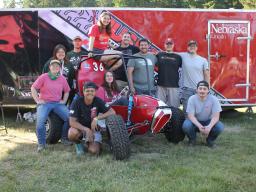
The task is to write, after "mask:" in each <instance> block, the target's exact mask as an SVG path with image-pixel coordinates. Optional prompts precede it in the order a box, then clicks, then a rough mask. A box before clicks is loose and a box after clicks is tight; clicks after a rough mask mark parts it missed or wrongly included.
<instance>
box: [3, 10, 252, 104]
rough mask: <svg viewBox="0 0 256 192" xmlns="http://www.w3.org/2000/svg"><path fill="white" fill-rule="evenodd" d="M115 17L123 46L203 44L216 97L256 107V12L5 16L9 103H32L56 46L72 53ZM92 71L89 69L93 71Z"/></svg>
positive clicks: (201, 51) (55, 12)
mask: <svg viewBox="0 0 256 192" xmlns="http://www.w3.org/2000/svg"><path fill="white" fill-rule="evenodd" d="M104 10H107V11H109V12H110V13H111V14H112V26H113V29H114V34H113V37H112V43H113V44H117V43H118V42H119V41H120V39H121V35H122V34H123V33H124V32H126V31H130V32H131V33H132V40H133V43H134V44H137V42H138V40H139V39H140V38H142V37H144V38H147V39H148V40H149V41H150V45H151V46H150V48H151V51H153V52H157V51H160V50H161V49H163V42H164V40H165V39H166V38H167V37H172V38H173V39H174V41H175V51H177V52H184V51H186V47H187V42H188V40H191V39H194V40H196V41H197V42H198V54H200V55H201V56H203V57H205V58H207V59H208V62H209V65H210V79H211V86H212V90H211V92H212V93H213V94H215V95H216V96H217V97H218V98H219V99H220V101H221V103H222V106H229V107H237V106H253V105H255V102H256V76H254V75H253V73H254V72H255V71H256V54H255V52H256V42H255V41H256V40H255V35H256V20H255V18H256V12H255V11H244V10H202V9H145V8H120V9H117V8H104V9H103V8H98V9H95V8H76V9H75V8H74V9H73V8H72V9H71V8H69V9H67V8H65V9H64V8H61V9H27V10H24V9H22V10H10V9H9V10H8V9H7V10H1V11H0V75H1V78H0V86H1V87H0V90H1V94H2V96H3V100H4V102H6V103H24V102H25V101H31V100H30V98H31V93H30V89H29V87H30V84H31V82H32V81H34V79H35V78H36V76H37V75H39V74H40V72H41V69H42V65H43V64H44V62H45V61H46V60H47V59H48V58H50V56H51V54H52V50H53V47H54V45H56V44H57V43H63V44H64V45H65V46H67V47H68V48H69V49H71V45H70V43H71V39H72V38H73V37H74V36H76V35H81V36H82V37H83V38H84V48H85V49H86V48H87V40H88V35H87V34H88V30H89V28H90V26H91V25H92V24H94V23H95V22H96V21H97V18H98V15H99V14H100V13H101V12H102V11H104ZM87 67H88V66H87Z"/></svg>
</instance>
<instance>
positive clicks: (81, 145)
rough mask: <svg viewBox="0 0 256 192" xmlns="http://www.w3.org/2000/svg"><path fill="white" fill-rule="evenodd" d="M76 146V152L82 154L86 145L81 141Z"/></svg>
mask: <svg viewBox="0 0 256 192" xmlns="http://www.w3.org/2000/svg"><path fill="white" fill-rule="evenodd" d="M75 148H76V154H77V155H78V156H81V155H83V154H84V146H83V144H81V143H78V144H75Z"/></svg>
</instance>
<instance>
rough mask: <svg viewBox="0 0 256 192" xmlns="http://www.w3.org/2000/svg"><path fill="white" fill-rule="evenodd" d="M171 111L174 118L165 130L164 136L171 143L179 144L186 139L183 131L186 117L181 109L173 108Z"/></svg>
mask: <svg viewBox="0 0 256 192" xmlns="http://www.w3.org/2000/svg"><path fill="white" fill-rule="evenodd" d="M171 110H172V117H171V120H170V121H169V122H168V123H167V124H166V126H165V128H164V135H165V137H166V139H167V140H168V141H169V142H172V143H176V144H177V143H179V142H180V141H183V140H184V138H185V134H184V133H183V131H182V124H183V122H184V120H185V115H184V113H183V111H182V110H180V109H179V108H176V107H171Z"/></svg>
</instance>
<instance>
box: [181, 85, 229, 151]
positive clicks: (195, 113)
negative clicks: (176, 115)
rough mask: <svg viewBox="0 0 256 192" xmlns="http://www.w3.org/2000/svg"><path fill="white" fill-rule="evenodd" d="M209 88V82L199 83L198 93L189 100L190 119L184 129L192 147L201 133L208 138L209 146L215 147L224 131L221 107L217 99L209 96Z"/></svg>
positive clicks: (185, 122) (187, 110)
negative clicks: (217, 139) (197, 134)
mask: <svg viewBox="0 0 256 192" xmlns="http://www.w3.org/2000/svg"><path fill="white" fill-rule="evenodd" d="M209 88H210V87H209V83H208V82H207V81H199V82H198V83H197V89H196V92H197V93H196V94H195V95H193V96H191V97H190V98H189V100H188V105H187V109H186V112H187V114H188V118H187V119H186V120H185V121H184V123H183V126H182V129H183V131H184V133H185V134H186V135H187V137H188V139H189V145H191V146H193V145H195V143H196V133H197V132H200V133H201V134H202V135H204V136H205V137H206V144H207V146H208V147H214V146H215V140H216V138H217V137H218V136H219V134H220V133H221V132H222V131H223V130H224V125H223V124H222V123H221V122H220V121H219V118H220V112H221V111H222V109H221V105H220V103H219V101H218V99H217V97H215V96H213V95H211V94H209Z"/></svg>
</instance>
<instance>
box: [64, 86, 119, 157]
mask: <svg viewBox="0 0 256 192" xmlns="http://www.w3.org/2000/svg"><path fill="white" fill-rule="evenodd" d="M97 88H98V87H97V85H96V84H95V83H93V82H88V83H85V84H84V86H83V95H84V96H83V97H81V98H79V99H77V100H75V101H74V102H73V103H72V105H71V108H70V117H69V123H70V126H71V128H70V129H69V133H68V138H69V140H71V141H73V142H75V143H76V144H75V147H76V153H77V155H82V154H84V152H85V150H84V149H85V147H86V148H88V152H90V153H92V154H96V155H98V154H99V152H100V145H101V142H102V135H101V133H100V130H98V127H97V121H98V120H100V119H105V118H106V117H108V116H110V115H113V114H115V111H114V110H113V109H112V108H110V107H109V106H108V105H107V104H105V103H104V101H102V100H101V99H100V98H98V97H95V94H96V90H97ZM99 113H101V114H100V115H99ZM82 139H84V140H85V143H84V144H83V143H81V140H82Z"/></svg>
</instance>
